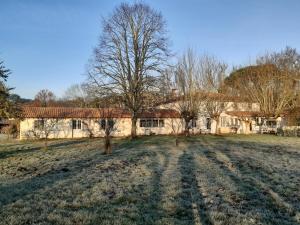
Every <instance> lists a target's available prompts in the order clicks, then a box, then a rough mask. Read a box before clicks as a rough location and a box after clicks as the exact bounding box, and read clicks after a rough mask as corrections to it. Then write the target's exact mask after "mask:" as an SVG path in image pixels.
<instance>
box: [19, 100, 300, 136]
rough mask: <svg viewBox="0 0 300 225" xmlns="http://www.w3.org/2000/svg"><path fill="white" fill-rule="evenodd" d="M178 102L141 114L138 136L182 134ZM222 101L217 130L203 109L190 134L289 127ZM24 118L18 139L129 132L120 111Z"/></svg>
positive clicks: (38, 112) (52, 110) (255, 108)
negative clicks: (107, 126) (222, 109)
mask: <svg viewBox="0 0 300 225" xmlns="http://www.w3.org/2000/svg"><path fill="white" fill-rule="evenodd" d="M179 101H180V100H178V99H172V100H169V101H165V102H163V103H161V104H159V105H158V106H157V107H156V108H155V109H153V110H148V111H144V112H142V113H140V114H139V115H138V121H137V135H152V134H153V135H155V134H164V135H167V134H176V133H182V132H183V131H184V127H185V124H184V121H183V119H182V118H181V116H180V112H179V110H178V105H179V103H180V102H179ZM216 101H218V100H217V99H216ZM223 101H224V102H225V103H226V108H225V109H224V111H223V112H222V113H221V114H220V116H219V121H218V124H219V125H218V127H217V126H216V123H217V121H215V120H213V119H212V118H210V117H209V115H207V114H206V113H205V110H204V109H203V110H200V113H199V115H198V117H197V119H195V120H193V121H191V122H190V124H189V128H190V131H191V133H193V134H198V133H205V134H207V133H212V134H215V133H221V134H222V133H239V134H251V133H266V132H267V133H270V132H273V133H276V132H277V130H278V128H284V127H285V126H287V125H290V124H288V123H289V117H287V116H286V115H282V116H281V117H278V118H272V117H269V118H264V117H263V116H262V114H261V113H260V111H259V105H258V104H257V103H248V102H243V101H242V100H239V99H236V98H232V97H231V98H227V99H225V100H224V99H223ZM23 117H24V118H23V119H22V120H21V121H20V135H19V137H20V139H32V138H44V137H47V138H82V137H102V136H104V134H105V133H104V129H105V126H106V125H107V124H108V125H110V126H112V127H113V129H112V132H111V135H112V136H116V137H120V136H129V135H130V132H131V115H130V113H129V112H128V111H126V110H124V109H120V108H112V109H98V108H70V107H24V108H23ZM299 118H300V115H299ZM297 123H298V122H296V124H295V122H294V124H293V125H298V126H300V121H299V124H297ZM289 127H290V126H289ZM217 129H218V130H217Z"/></svg>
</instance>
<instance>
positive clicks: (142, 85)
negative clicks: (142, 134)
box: [88, 3, 169, 138]
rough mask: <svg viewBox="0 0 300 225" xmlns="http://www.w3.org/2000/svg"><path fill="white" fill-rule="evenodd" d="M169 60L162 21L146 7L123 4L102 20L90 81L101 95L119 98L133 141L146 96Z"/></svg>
mask: <svg viewBox="0 0 300 225" xmlns="http://www.w3.org/2000/svg"><path fill="white" fill-rule="evenodd" d="M168 56H169V50H168V39H167V37H166V30H165V21H164V20H163V17H162V15H161V13H159V12H157V11H155V10H154V9H152V8H150V7H149V6H148V5H146V4H144V3H134V4H132V5H131V4H127V3H122V4H121V5H120V6H118V7H116V8H115V10H114V12H113V14H112V15H111V16H110V17H109V18H107V19H103V31H102V35H101V36H100V40H99V45H98V46H97V47H96V48H95V57H94V60H93V61H92V64H93V66H92V69H91V70H89V73H88V74H89V78H90V79H89V80H90V83H93V84H94V85H95V86H96V87H97V88H98V89H101V91H102V92H103V95H107V96H111V95H115V96H118V97H119V99H120V101H121V102H122V103H123V105H124V106H125V107H126V108H127V109H128V110H129V111H130V112H131V120H132V129H131V136H132V137H133V138H134V137H136V122H137V115H138V113H139V112H140V111H141V110H142V109H143V108H144V107H145V101H144V98H145V95H147V93H149V92H151V91H152V90H153V89H156V88H157V77H158V76H159V74H160V73H161V71H162V70H163V68H164V65H165V64H166V60H167V58H168Z"/></svg>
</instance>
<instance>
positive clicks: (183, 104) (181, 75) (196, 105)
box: [175, 49, 204, 134]
mask: <svg viewBox="0 0 300 225" xmlns="http://www.w3.org/2000/svg"><path fill="white" fill-rule="evenodd" d="M200 77H201V74H200V67H199V58H198V57H197V56H196V55H195V53H194V52H193V50H191V49H188V50H187V52H186V53H185V54H184V55H183V56H182V57H181V58H180V59H179V61H178V63H177V66H176V67H175V85H176V88H177V90H178V95H179V96H178V100H179V101H178V103H177V110H178V111H179V112H180V114H181V116H182V118H183V119H184V121H185V133H186V134H189V130H190V123H191V121H192V120H193V119H197V117H198V114H199V111H200V107H201V104H203V102H204V95H203V92H201V90H202V87H201V79H200Z"/></svg>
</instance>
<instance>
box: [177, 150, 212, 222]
mask: <svg viewBox="0 0 300 225" xmlns="http://www.w3.org/2000/svg"><path fill="white" fill-rule="evenodd" d="M178 164H179V167H180V173H181V190H182V192H181V193H180V195H179V196H178V198H179V199H178V201H179V207H180V208H179V210H178V212H177V217H178V218H179V219H183V220H188V221H190V223H189V224H196V221H195V216H196V217H199V219H200V222H201V224H203V225H210V224H212V222H211V219H210V216H209V212H208V209H207V207H206V205H205V202H204V198H203V196H202V194H201V192H200V191H199V187H198V182H197V179H196V173H195V171H196V165H195V162H194V156H193V153H192V152H187V151H186V150H185V151H184V152H183V154H182V155H181V156H180V158H179V161H178ZM195 210H196V212H197V213H198V215H194V214H195V213H194V211H195Z"/></svg>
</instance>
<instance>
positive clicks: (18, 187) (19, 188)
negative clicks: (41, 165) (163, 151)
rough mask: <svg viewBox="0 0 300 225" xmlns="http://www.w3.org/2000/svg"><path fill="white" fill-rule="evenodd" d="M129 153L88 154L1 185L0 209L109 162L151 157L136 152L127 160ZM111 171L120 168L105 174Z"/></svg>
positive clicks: (97, 152) (127, 161) (135, 160)
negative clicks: (26, 177)
mask: <svg viewBox="0 0 300 225" xmlns="http://www.w3.org/2000/svg"><path fill="white" fill-rule="evenodd" d="M76 143H79V142H76ZM69 144H70V143H69ZM56 146H58V145H56ZM127 151H129V150H126V151H125V152H124V150H122V151H121V150H120V151H117V152H115V153H114V154H112V155H107V156H106V155H103V154H102V152H101V151H95V150H94V151H93V152H92V153H87V155H86V156H83V157H82V158H81V159H77V160H70V161H68V162H66V163H63V164H61V165H59V166H58V168H51V167H49V169H48V170H47V171H45V172H44V173H43V172H39V170H37V171H35V172H34V173H33V174H31V175H32V177H31V178H28V179H26V180H22V181H20V182H17V183H11V184H0V209H1V206H5V205H8V204H10V203H13V202H15V201H17V200H19V199H25V198H26V196H27V195H30V194H35V193H36V192H37V191H39V190H41V189H43V188H51V187H52V186H53V185H54V184H55V183H57V182H59V181H63V180H67V179H69V178H72V177H73V176H76V174H79V173H81V172H82V171H84V170H86V169H88V168H90V167H95V166H96V165H99V164H101V163H102V162H105V161H107V160H111V159H114V158H116V159H118V160H123V161H124V163H125V165H127V164H128V163H129V164H130V163H136V162H137V161H139V159H141V158H142V157H145V156H149V155H151V154H150V153H149V154H148V153H147V152H141V151H136V152H133V153H131V154H130V156H131V158H129V159H127V157H126V156H127V155H128V153H126V152H127ZM125 161H126V162H125ZM110 169H120V168H113V166H112V167H111V168H108V169H105V171H103V172H106V171H107V170H110ZM29 172H30V171H29ZM99 172H101V171H99Z"/></svg>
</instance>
